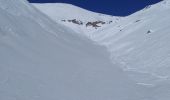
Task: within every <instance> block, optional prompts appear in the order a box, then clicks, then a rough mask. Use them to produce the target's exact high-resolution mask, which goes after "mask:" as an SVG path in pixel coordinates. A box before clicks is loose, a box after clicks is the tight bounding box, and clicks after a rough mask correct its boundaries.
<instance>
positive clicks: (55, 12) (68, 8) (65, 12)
mask: <svg viewBox="0 0 170 100" xmlns="http://www.w3.org/2000/svg"><path fill="white" fill-rule="evenodd" d="M33 5H34V6H35V7H36V8H38V9H39V10H41V11H42V12H43V13H45V14H46V15H47V16H49V17H50V18H52V19H53V20H54V21H56V22H58V23H61V24H63V25H64V26H67V27H69V28H71V29H72V30H74V31H75V32H76V33H79V34H82V33H88V34H91V33H92V32H95V31H97V30H98V29H96V28H93V27H86V25H85V24H87V23H88V22H94V21H103V22H106V24H104V25H100V26H102V27H106V26H107V25H108V24H109V22H110V21H112V22H113V23H116V22H117V21H118V20H120V19H121V18H120V17H114V16H110V15H105V14H101V13H95V12H91V11H88V10H85V9H83V8H80V7H77V6H74V5H72V4H65V3H45V4H41V3H35V4H33ZM87 15H88V17H87ZM73 19H76V20H77V21H82V22H83V25H77V24H74V23H70V22H63V21H62V20H66V21H67V20H73ZM99 29H100V28H99Z"/></svg>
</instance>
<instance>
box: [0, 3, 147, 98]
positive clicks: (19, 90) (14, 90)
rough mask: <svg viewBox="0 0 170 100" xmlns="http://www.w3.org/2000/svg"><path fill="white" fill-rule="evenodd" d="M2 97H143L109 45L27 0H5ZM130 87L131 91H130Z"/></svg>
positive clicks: (0, 37)
mask: <svg viewBox="0 0 170 100" xmlns="http://www.w3.org/2000/svg"><path fill="white" fill-rule="evenodd" d="M0 5H1V6H0V13H1V14H0V21H1V23H0V100H112V99H116V100H142V99H141V98H148V96H147V95H145V91H147V90H148V89H150V88H147V87H143V86H140V85H138V84H136V83H135V82H134V81H133V80H131V79H130V78H129V77H128V76H127V74H126V73H125V72H123V71H122V70H121V69H120V68H119V67H118V66H119V65H116V64H113V63H111V61H110V59H109V54H108V53H107V51H106V50H105V49H104V47H101V46H98V45H96V44H94V43H93V42H92V41H89V40H88V39H86V38H82V37H80V36H76V35H75V34H74V32H73V31H72V30H69V29H68V28H66V27H64V26H62V25H59V24H57V23H55V22H53V21H52V20H50V19H49V18H48V17H47V16H45V15H43V14H42V13H40V12H39V11H38V10H36V9H35V8H34V7H33V6H31V5H30V4H29V3H28V2H27V1H25V0H1V1H0ZM129 91H130V92H129Z"/></svg>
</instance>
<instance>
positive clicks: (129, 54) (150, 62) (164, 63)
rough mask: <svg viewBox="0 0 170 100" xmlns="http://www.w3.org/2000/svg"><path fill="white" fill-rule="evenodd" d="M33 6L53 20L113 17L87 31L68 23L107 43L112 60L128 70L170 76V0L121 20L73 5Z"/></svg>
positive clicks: (92, 38)
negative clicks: (96, 27) (107, 22)
mask: <svg viewBox="0 0 170 100" xmlns="http://www.w3.org/2000/svg"><path fill="white" fill-rule="evenodd" d="M34 6H36V7H37V8H38V9H40V10H41V11H42V12H44V13H45V14H47V15H48V16H49V17H51V18H52V19H54V20H55V19H56V20H58V19H60V20H61V19H78V20H84V21H87V20H96V19H97V20H103V19H104V20H112V19H113V20H112V21H113V23H110V24H108V25H105V26H103V27H100V28H99V29H97V30H95V29H93V30H88V31H87V28H86V29H82V28H80V26H79V25H77V26H75V25H70V23H65V24H66V25H68V26H69V27H70V28H72V29H73V30H75V31H78V32H82V33H84V34H85V35H86V36H87V37H89V38H90V39H91V40H93V41H96V42H98V43H99V44H101V45H105V46H106V47H107V48H108V50H109V51H110V52H111V54H112V58H113V61H115V59H116V60H117V62H119V63H122V66H124V67H123V68H125V69H126V70H130V71H138V72H141V73H149V74H150V75H151V76H153V77H157V78H158V79H159V78H161V80H162V78H163V79H164V78H165V79H167V78H168V79H169V75H170V74H169V73H170V72H169V70H170V67H169V66H170V63H169V62H170V58H169V53H170V45H169V44H168V43H169V39H170V35H169V32H170V30H169V28H168V27H169V26H170V24H169V20H170V14H169V13H168V12H169V11H170V6H169V0H164V1H162V2H160V3H158V4H156V5H151V6H148V7H146V8H145V9H143V10H141V11H139V12H137V13H135V14H132V15H130V16H127V17H124V18H121V20H120V18H116V17H110V16H107V15H102V16H100V15H99V14H97V13H93V12H90V11H86V10H84V9H81V8H79V7H75V6H73V5H70V4H60V3H59V4H57V3H56V4H34ZM60 13H61V14H60ZM114 18H116V19H117V20H116V19H114ZM60 23H61V22H60ZM156 81H157V80H156Z"/></svg>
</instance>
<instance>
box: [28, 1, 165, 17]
mask: <svg viewBox="0 0 170 100" xmlns="http://www.w3.org/2000/svg"><path fill="white" fill-rule="evenodd" d="M28 1H30V2H34V3H35V2H36V3H55V2H64V3H71V4H74V5H77V6H79V7H82V8H85V9H88V10H91V11H95V12H99V13H104V14H109V15H114V16H126V15H129V14H132V13H134V12H136V11H138V10H141V9H143V8H144V7H146V6H147V5H150V4H154V3H157V2H160V1H162V0H28Z"/></svg>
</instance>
